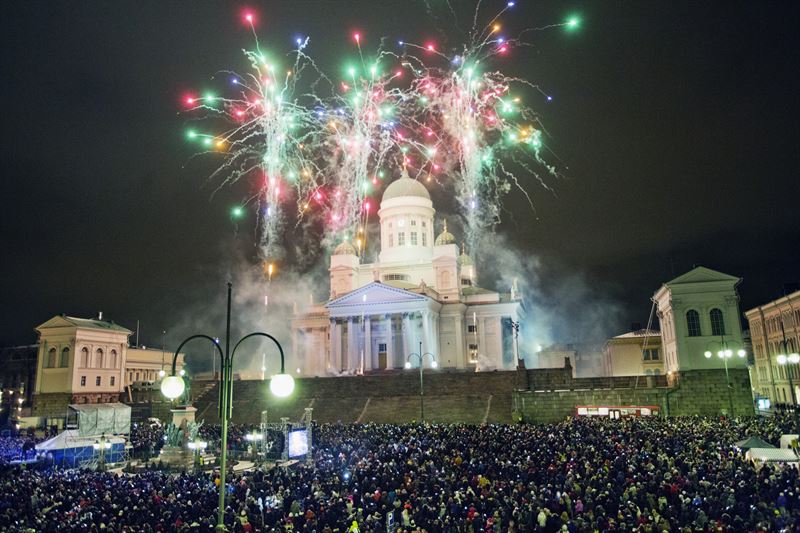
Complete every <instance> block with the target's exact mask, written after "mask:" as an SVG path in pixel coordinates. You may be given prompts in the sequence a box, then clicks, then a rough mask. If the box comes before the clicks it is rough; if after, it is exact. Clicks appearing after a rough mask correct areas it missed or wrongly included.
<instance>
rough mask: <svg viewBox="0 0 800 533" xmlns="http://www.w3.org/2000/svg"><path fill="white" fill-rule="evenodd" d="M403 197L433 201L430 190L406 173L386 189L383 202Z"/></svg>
mask: <svg viewBox="0 0 800 533" xmlns="http://www.w3.org/2000/svg"><path fill="white" fill-rule="evenodd" d="M401 196H417V197H419V198H425V199H426V200H430V199H431V195H430V194H428V189H426V188H425V186H424V185H423V184H422V183H420V182H418V181H417V180H412V179H411V178H409V177H408V174H406V173H404V174H403V176H402V177H400V179H398V180H396V181H393V182H392V183H391V185H389V186H388V187H386V190H385V191H384V192H383V200H390V199H392V198H400V197H401Z"/></svg>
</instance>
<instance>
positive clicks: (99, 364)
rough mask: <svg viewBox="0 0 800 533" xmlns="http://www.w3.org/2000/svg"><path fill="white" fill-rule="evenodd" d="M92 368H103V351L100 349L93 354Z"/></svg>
mask: <svg viewBox="0 0 800 533" xmlns="http://www.w3.org/2000/svg"><path fill="white" fill-rule="evenodd" d="M94 367H95V368H103V350H101V349H100V348H98V349H97V351H96V352H95V354H94Z"/></svg>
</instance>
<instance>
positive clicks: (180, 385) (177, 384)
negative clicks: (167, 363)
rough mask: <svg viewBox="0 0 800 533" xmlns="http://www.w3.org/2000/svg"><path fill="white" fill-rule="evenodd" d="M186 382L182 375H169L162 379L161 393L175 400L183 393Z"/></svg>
mask: <svg viewBox="0 0 800 533" xmlns="http://www.w3.org/2000/svg"><path fill="white" fill-rule="evenodd" d="M185 389H186V383H184V382H183V378H182V377H180V376H169V377H166V378H164V379H163V380H161V394H163V395H164V396H165V397H166V398H168V399H170V400H174V399H175V398H177V397H179V396H180V395H181V394H183V391H184V390H185Z"/></svg>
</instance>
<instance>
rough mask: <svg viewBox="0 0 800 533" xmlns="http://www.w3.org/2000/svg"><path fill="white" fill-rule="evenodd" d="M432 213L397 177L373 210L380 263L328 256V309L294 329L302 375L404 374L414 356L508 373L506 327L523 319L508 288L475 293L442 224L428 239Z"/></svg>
mask: <svg viewBox="0 0 800 533" xmlns="http://www.w3.org/2000/svg"><path fill="white" fill-rule="evenodd" d="M435 213H436V211H435V210H434V208H433V203H432V202H431V198H430V195H429V194H428V191H427V189H426V188H425V186H424V185H423V184H422V183H420V182H419V181H416V180H413V179H411V178H409V177H408V175H405V174H404V175H403V176H402V177H401V178H399V179H398V180H396V181H394V182H393V183H392V184H391V185H389V186H388V187H387V188H386V190H385V191H384V194H383V198H382V200H381V204H380V210H379V211H378V217H379V219H380V227H381V228H380V229H381V231H380V235H381V236H380V252H379V254H378V261H377V262H374V263H366V262H364V256H363V254H360V250H358V249H357V248H356V247H355V246H353V244H352V243H351V242H349V241H347V240H346V241H343V242H342V243H340V244H339V245H338V246H337V247H336V249H335V250H334V252H333V254H332V255H331V258H330V299H329V300H328V301H327V302H323V303H312V304H310V305H309V306H308V307H307V308H305V309H299V310H297V311H296V312H295V316H294V318H293V319H292V341H293V343H292V344H293V347H294V351H295V360H296V361H297V362H298V366H299V367H300V368H301V372H302V373H303V374H305V375H313V376H322V375H331V374H334V375H335V374H342V373H345V374H354V373H356V374H358V373H363V372H369V371H376V370H394V369H402V368H403V367H404V365H405V363H406V361H407V359H408V356H409V354H411V353H418V352H419V351H420V349H421V350H422V353H423V354H424V353H431V354H433V357H435V359H436V361H437V363H438V365H439V366H440V367H443V368H460V369H470V368H472V369H476V370H488V369H514V368H516V366H517V355H516V353H515V349H516V348H515V343H514V342H513V328H512V321H518V320H520V318H521V317H522V315H523V312H524V309H523V306H522V301H521V299H520V297H519V295H518V294H517V293H516V292H517V291H516V288H515V287H511V288H510V292H509V293H499V292H495V291H492V290H487V289H484V288H481V287H479V286H478V284H477V281H478V277H477V272H476V270H475V265H474V264H473V262H472V259H471V258H470V257H469V256H468V255H467V253H466V252H467V251H466V250H465V249H464V247H463V246H462V248H461V249H460V250H459V248H458V245H457V244H456V238H455V236H453V235H452V234H451V233H450V232H448V230H447V224H446V222H445V223H444V224H443V228H442V231H441V232H440V233H439V234H438V235H437V236H436V237H435V238H434V215H435ZM410 362H411V364H412V366H415V367H416V366H418V363H419V361H418V359H417V358H413V357H412V359H411V360H410ZM430 364H431V358H430V356H425V358H424V365H425V366H426V367H427V366H430Z"/></svg>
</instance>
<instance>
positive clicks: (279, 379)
mask: <svg viewBox="0 0 800 533" xmlns="http://www.w3.org/2000/svg"><path fill="white" fill-rule="evenodd" d="M269 390H270V391H271V392H272V394H274V395H275V396H277V397H278V398H286V397H287V396H289V395H290V394H291V393H292V391H294V378H293V377H292V376H291V375H290V374H275V375H274V376H272V379H271V380H270V382H269Z"/></svg>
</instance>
